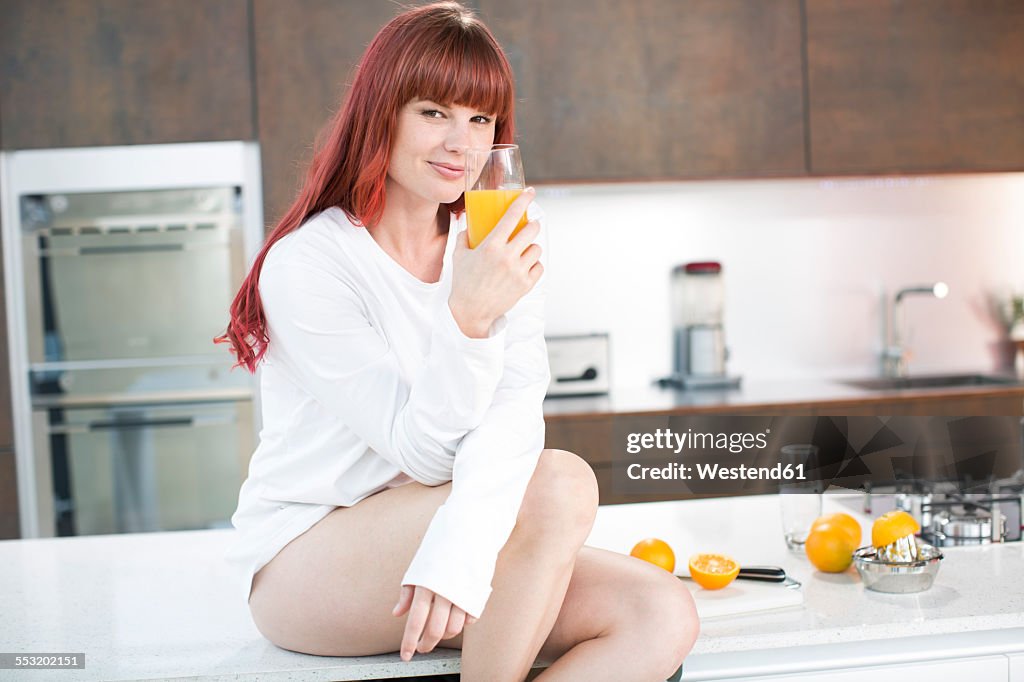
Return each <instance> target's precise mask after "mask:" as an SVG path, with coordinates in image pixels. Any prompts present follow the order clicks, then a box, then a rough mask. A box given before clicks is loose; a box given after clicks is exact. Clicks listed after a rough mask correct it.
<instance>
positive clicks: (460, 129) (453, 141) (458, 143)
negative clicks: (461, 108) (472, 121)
mask: <svg viewBox="0 0 1024 682" xmlns="http://www.w3.org/2000/svg"><path fill="white" fill-rule="evenodd" d="M469 142H470V139H469V125H468V124H465V123H459V122H458V121H455V122H453V123H452V126H451V128H449V129H448V135H447V137H446V138H445V142H444V147H445V149H446V150H447V151H449V152H453V153H456V154H465V153H466V150H467V149H469V146H470V145H469Z"/></svg>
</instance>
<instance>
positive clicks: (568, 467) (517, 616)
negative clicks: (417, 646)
mask: <svg viewBox="0 0 1024 682" xmlns="http://www.w3.org/2000/svg"><path fill="white" fill-rule="evenodd" d="M546 452H548V453H550V456H549V457H548V458H547V459H546V460H544V461H542V462H541V463H540V464H538V466H537V470H536V471H535V472H534V476H533V478H532V479H531V480H530V485H529V487H528V488H527V491H526V495H525V496H524V497H523V504H522V507H521V508H520V512H519V518H518V520H517V523H516V528H515V531H514V532H513V533H512V535H511V537H510V538H509V540H508V542H507V543H506V544H505V547H504V549H502V551H501V553H500V554H499V556H498V563H497V567H496V569H495V576H494V581H493V588H494V589H493V592H492V593H491V597H490V599H489V600H488V603H487V608H486V609H485V610H484V613H483V614H482V616H481V617H480V620H479V621H478V622H477V623H475V624H474V625H471V626H469V627H467V628H466V630H465V634H464V635H463V638H462V642H461V646H462V679H463V681H464V682H476V681H477V680H523V679H524V678H525V677H526V674H527V672H528V671H529V669H530V666H531V665H532V664H533V662H534V661H535V660H536V658H537V653H538V652H539V651H540V648H541V646H542V645H543V644H544V642H545V640H546V639H547V637H548V634H549V633H550V632H551V629H552V627H553V626H554V624H555V619H556V618H557V617H558V613H559V611H560V610H561V607H562V601H563V599H564V598H565V592H566V589H567V588H568V586H569V580H570V578H571V576H572V572H573V567H574V565H575V563H576V555H577V553H578V552H579V549H580V547H581V546H582V545H583V541H584V540H585V539H586V537H587V535H588V534H589V533H590V529H591V526H592V525H593V522H594V514H595V512H596V510H597V483H596V481H595V479H594V474H593V471H592V470H591V469H590V466H589V465H588V464H587V463H586V462H584V461H583V460H581V459H580V458H579V457H577V456H576V455H573V454H571V453H567V452H563V451H558V450H556V451H546ZM442 646H449V643H448V642H443V643H442Z"/></svg>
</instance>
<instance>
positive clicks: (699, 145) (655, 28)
mask: <svg viewBox="0 0 1024 682" xmlns="http://www.w3.org/2000/svg"><path fill="white" fill-rule="evenodd" d="M478 4H479V7H480V13H481V16H482V18H483V19H484V21H485V22H487V24H488V25H489V26H490V27H491V28H492V29H493V30H494V32H495V34H496V35H497V37H498V40H499V41H500V42H501V44H502V45H503V47H504V48H505V49H506V51H507V53H508V55H509V59H510V61H511V62H512V67H513V69H514V70H515V73H516V81H517V87H518V93H517V95H518V103H517V106H518V116H517V123H518V127H519V135H518V137H519V139H520V141H521V144H522V145H523V153H524V164H525V166H526V172H527V176H528V177H529V178H531V179H532V180H534V181H538V180H547V181H556V180H608V179H654V178H683V177H708V176H767V175H801V174H803V173H804V172H805V164H804V134H803V130H804V128H803V99H802V90H803V85H802V76H801V61H800V7H799V2H798V1H797V0H759V1H758V2H748V1H747V0H641V1H640V2H622V1H621V0H564V1H559V2H551V1H550V0H522V1H521V2H505V1H504V0H480V1H479V3H478Z"/></svg>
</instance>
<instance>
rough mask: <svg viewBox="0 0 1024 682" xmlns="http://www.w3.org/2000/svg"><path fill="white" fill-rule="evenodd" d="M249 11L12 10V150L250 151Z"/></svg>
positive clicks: (5, 114)
mask: <svg viewBox="0 0 1024 682" xmlns="http://www.w3.org/2000/svg"><path fill="white" fill-rule="evenodd" d="M248 7H249V4H248V2H247V1H246V0H189V2H187V3H182V2H181V1H180V0H147V1H146V2H135V1H134V0H98V1H92V2H74V1H72V0H55V1H53V2H38V1H37V0H7V1H6V2H4V6H3V15H4V16H3V21H0V121H2V125H3V130H2V139H3V146H4V148H5V149H29V148H40V147H80V146H93V145H122V144H155V143H164V142H194V141H215V140H237V139H244V140H251V139H255V137H256V128H255V125H254V121H253V97H252V64H251V61H250V51H249V23H250V22H249V10H248Z"/></svg>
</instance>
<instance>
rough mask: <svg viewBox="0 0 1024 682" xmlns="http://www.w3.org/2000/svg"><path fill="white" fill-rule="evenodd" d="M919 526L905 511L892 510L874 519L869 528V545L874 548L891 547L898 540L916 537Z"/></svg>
mask: <svg viewBox="0 0 1024 682" xmlns="http://www.w3.org/2000/svg"><path fill="white" fill-rule="evenodd" d="M920 530H921V526H920V525H918V523H917V521H916V520H915V519H914V517H913V516H911V515H910V514H908V513H907V512H905V511H901V510H898V509H894V510H892V511H890V512H886V513H884V514H882V515H881V516H879V517H878V518H877V519H875V523H874V524H873V525H872V526H871V544H872V545H874V546H875V547H885V546H886V545H891V544H892V543H894V542H896V541H897V540H899V539H900V538H905V537H907V536H908V535H916V534H917V532H918V531H920Z"/></svg>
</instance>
